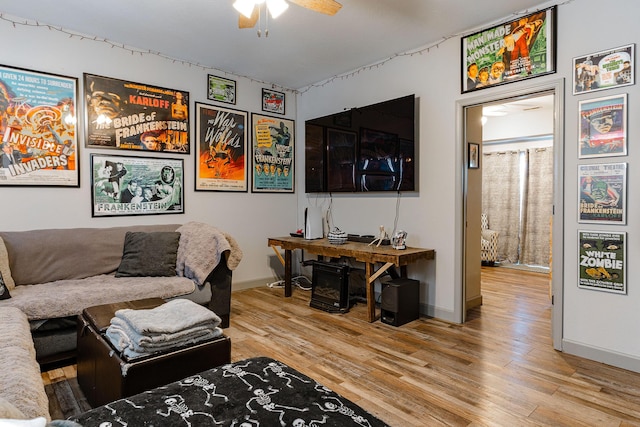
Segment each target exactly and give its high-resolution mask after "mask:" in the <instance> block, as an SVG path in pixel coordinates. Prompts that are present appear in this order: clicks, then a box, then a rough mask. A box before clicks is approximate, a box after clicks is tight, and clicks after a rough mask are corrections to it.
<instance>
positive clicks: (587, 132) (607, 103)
mask: <svg viewBox="0 0 640 427" xmlns="http://www.w3.org/2000/svg"><path fill="white" fill-rule="evenodd" d="M618 100H619V101H618ZM589 105H593V106H594V108H587V106H589ZM596 105H597V107H596ZM619 105H621V106H622V107H621V108H618V106H619ZM614 107H615V108H614ZM618 110H619V111H618ZM607 111H609V112H610V113H611V115H612V116H613V117H612V118H611V124H610V125H609V126H616V125H619V126H620V130H619V131H617V130H614V131H613V132H611V134H610V135H609V132H610V128H607V130H606V132H599V131H598V130H597V129H596V128H595V127H593V124H592V121H593V120H591V119H590V118H589V117H591V116H592V115H595V114H603V113H606V112H607ZM627 115H628V113H627V94H626V93H620V94H617V95H611V96H605V97H602V98H591V99H583V100H580V101H578V138H579V140H578V158H579V159H588V158H597V157H615V156H626V155H627V145H628V141H629V138H628V134H627V132H628V128H627ZM605 128H606V127H605ZM592 130H593V131H595V133H596V137H593V136H592V135H591V132H592ZM597 136H602V138H597ZM600 139H602V140H603V141H605V142H604V143H602V144H595V145H594V141H597V140H600ZM606 141H608V142H606Z"/></svg>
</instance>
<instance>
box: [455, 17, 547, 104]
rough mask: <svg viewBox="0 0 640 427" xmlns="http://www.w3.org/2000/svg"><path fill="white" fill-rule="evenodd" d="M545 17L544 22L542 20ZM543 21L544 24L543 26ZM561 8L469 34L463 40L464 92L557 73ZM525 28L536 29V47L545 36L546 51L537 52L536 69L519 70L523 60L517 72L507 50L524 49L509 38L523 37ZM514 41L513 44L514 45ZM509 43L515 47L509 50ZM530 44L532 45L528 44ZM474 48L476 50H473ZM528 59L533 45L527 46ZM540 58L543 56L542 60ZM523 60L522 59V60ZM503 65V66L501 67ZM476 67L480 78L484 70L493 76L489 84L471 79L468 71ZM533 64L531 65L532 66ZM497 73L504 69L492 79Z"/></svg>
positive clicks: (462, 89)
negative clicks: (492, 73) (558, 19)
mask: <svg viewBox="0 0 640 427" xmlns="http://www.w3.org/2000/svg"><path fill="white" fill-rule="evenodd" d="M541 18H544V19H541ZM525 19H526V20H527V23H526V24H524V23H523V24H522V25H521V24H520V21H521V20H525ZM539 21H542V23H539ZM556 22H557V6H553V7H549V8H547V9H542V10H538V11H536V12H533V13H530V14H527V15H522V16H520V17H518V18H516V19H512V20H511V21H506V22H503V23H501V24H498V25H495V26H493V27H489V28H485V29H483V30H480V31H477V32H475V33H473V34H469V35H466V36H463V37H461V39H460V43H461V74H460V76H461V93H469V92H473V91H476V90H481V89H487V88H490V87H495V86H501V85H504V84H509V83H513V82H517V81H522V80H526V79H530V78H535V77H540V76H544V75H547V74H552V73H555V72H556V62H557V61H556V51H557V48H556V44H557V35H556V34H557V30H556V27H557V24H556ZM522 26H525V28H531V27H533V34H534V37H535V40H533V46H535V45H536V42H537V40H538V39H539V38H540V35H541V34H543V35H544V36H545V37H544V39H542V38H540V40H542V41H541V42H540V43H541V44H542V43H544V49H543V50H542V51H541V52H534V54H535V56H536V58H535V59H536V60H534V61H532V64H533V65H532V66H531V67H530V68H529V69H528V70H527V69H526V67H528V64H527V65H524V67H525V69H522V70H521V69H520V68H518V66H519V64H520V62H521V61H518V62H517V63H516V64H515V65H514V67H513V70H512V69H511V68H512V67H510V66H508V65H507V64H506V59H505V58H507V59H509V63H510V64H511V63H512V62H514V61H512V60H511V59H510V58H508V55H506V54H505V51H508V50H511V51H513V50H517V49H515V48H513V47H512V46H516V45H517V46H521V45H520V44H518V42H517V41H515V42H514V41H513V40H514V38H516V37H509V36H510V35H511V34H516V35H520V34H522V33H521V32H520V31H516V32H515V33H513V32H514V31H515V30H519V29H520V27H522ZM542 28H544V32H542V30H541V29H542ZM517 39H518V40H522V38H521V37H517ZM511 42H513V45H511ZM506 44H509V45H511V46H509V47H512V48H511V49H509V48H508V47H506V46H505V45H506ZM527 45H528V43H527ZM472 46H474V47H475V48H472ZM519 49H520V50H523V49H525V48H524V47H522V48H519ZM526 53H527V55H526V57H527V58H530V56H529V55H528V53H529V46H526ZM498 55H502V57H503V58H501V60H496V57H497V56H498ZM538 56H539V57H538ZM518 59H520V58H518ZM500 63H501V64H502V66H499V64H500ZM473 64H476V68H477V70H478V76H477V77H479V75H480V71H481V70H483V69H484V68H487V70H488V77H493V78H491V79H488V80H487V81H486V83H483V84H482V85H481V86H476V85H477V83H475V82H473V80H475V77H474V79H473V80H468V78H469V77H468V69H469V67H471V66H472V65H473ZM530 64H531V63H530ZM492 70H495V71H496V73H497V72H499V71H500V70H502V72H501V73H500V74H499V75H497V74H496V75H494V76H491V71H492ZM509 73H513V75H509Z"/></svg>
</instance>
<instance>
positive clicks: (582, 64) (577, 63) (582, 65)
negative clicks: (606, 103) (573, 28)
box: [572, 43, 636, 95]
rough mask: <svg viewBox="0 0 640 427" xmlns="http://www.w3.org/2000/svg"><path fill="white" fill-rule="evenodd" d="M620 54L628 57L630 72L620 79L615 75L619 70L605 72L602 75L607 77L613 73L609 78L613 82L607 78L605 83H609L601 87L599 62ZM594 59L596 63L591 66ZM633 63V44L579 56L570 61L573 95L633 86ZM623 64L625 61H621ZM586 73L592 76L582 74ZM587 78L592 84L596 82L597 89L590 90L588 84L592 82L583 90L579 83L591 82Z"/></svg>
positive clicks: (611, 59)
mask: <svg viewBox="0 0 640 427" xmlns="http://www.w3.org/2000/svg"><path fill="white" fill-rule="evenodd" d="M620 52H623V53H624V54H625V55H628V56H629V64H630V67H631V70H629V71H628V72H627V73H625V74H624V77H621V75H616V73H620V71H621V70H618V71H616V72H613V71H605V73H604V74H605V75H607V76H608V74H607V73H614V74H613V76H611V77H613V78H614V79H615V80H611V77H607V80H606V81H607V82H609V81H610V83H609V84H604V85H603V84H602V83H603V82H602V77H601V76H602V75H603V73H602V72H601V71H600V69H601V67H600V62H602V61H605V60H606V59H607V58H609V57H610V56H611V55H615V54H619V53H620ZM594 57H595V59H596V61H597V64H593V60H594ZM613 60H615V58H610V59H609V61H613ZM635 61H636V59H635V44H634V43H631V44H628V45H624V46H619V47H614V48H611V49H606V50H601V51H599V52H592V53H589V54H585V55H581V56H577V57H575V58H573V60H572V64H573V68H572V70H573V94H574V95H580V94H584V93H589V92H596V91H601V90H606V89H613V88H618V87H623V86H629V85H633V84H635V68H636V67H635ZM624 62H625V61H624V59H623V64H624ZM605 65H606V64H605ZM603 68H611V66H610V65H609V66H608V67H603ZM587 71H590V72H593V74H589V75H586V74H583V73H586V72H587ZM585 76H586V77H585ZM588 77H592V78H593V82H596V86H597V87H595V88H592V87H591V86H590V84H593V82H591V83H590V84H589V86H588V88H587V89H585V88H584V84H583V83H580V82H581V81H582V80H585V81H589V80H591V78H588ZM619 77H620V78H619Z"/></svg>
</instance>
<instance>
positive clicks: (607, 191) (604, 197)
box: [578, 163, 627, 224]
mask: <svg viewBox="0 0 640 427" xmlns="http://www.w3.org/2000/svg"><path fill="white" fill-rule="evenodd" d="M578 184H579V186H580V188H579V195H580V196H579V200H578V221H579V222H584V223H597V224H626V221H627V215H626V213H627V209H626V197H627V194H626V186H627V185H626V184H627V164H626V163H609V164H594V165H578Z"/></svg>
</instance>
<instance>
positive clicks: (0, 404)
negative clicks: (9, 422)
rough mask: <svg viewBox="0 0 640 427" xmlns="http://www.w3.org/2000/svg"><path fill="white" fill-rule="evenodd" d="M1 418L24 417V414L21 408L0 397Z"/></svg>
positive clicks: (20, 418)
mask: <svg viewBox="0 0 640 427" xmlns="http://www.w3.org/2000/svg"><path fill="white" fill-rule="evenodd" d="M0 418H11V419H19V420H22V419H24V414H23V413H22V411H20V409H18V408H16V407H15V406H13V404H12V403H11V402H9V401H8V400H6V399H5V398H3V397H0Z"/></svg>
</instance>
